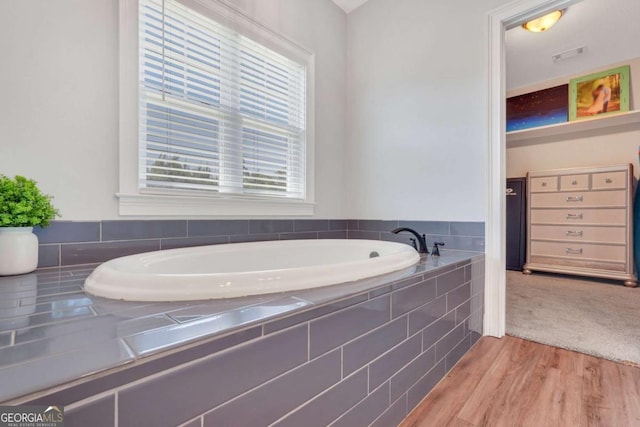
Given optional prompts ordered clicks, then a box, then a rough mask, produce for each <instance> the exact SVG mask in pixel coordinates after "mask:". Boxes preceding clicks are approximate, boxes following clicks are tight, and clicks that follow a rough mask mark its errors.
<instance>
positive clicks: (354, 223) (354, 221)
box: [347, 219, 358, 230]
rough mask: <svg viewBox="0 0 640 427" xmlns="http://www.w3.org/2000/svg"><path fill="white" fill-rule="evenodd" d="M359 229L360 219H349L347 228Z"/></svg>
mask: <svg viewBox="0 0 640 427" xmlns="http://www.w3.org/2000/svg"><path fill="white" fill-rule="evenodd" d="M357 229H358V220H357V219H349V220H347V230H357Z"/></svg>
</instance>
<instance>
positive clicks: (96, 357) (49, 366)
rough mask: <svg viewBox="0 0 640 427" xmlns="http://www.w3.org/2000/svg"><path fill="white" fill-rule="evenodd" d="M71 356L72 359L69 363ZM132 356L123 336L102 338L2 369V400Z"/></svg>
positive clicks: (121, 361) (105, 367)
mask: <svg viewBox="0 0 640 427" xmlns="http://www.w3.org/2000/svg"><path fill="white" fill-rule="evenodd" d="M70 360H72V361H73V363H69V361H70ZM132 360H133V356H132V354H131V353H130V352H129V351H128V350H127V348H126V346H125V345H124V344H123V343H122V342H121V341H120V340H115V339H113V340H109V341H103V342H101V343H100V345H91V346H87V347H83V348H80V349H77V350H72V351H68V352H65V353H58V354H54V355H49V356H48V357H45V358H39V359H34V360H31V361H28V362H24V363H20V364H18V365H14V366H12V367H11V369H0V401H5V400H8V399H10V398H13V397H16V396H21V395H24V394H27V393H31V392H34V391H37V390H42V389H46V388H48V387H53V386H57V385H60V384H63V383H65V382H67V381H72V380H75V379H77V378H79V377H81V376H83V375H86V374H87V372H97V371H100V370H103V369H108V368H112V367H116V366H119V365H122V364H124V363H126V362H130V361H132Z"/></svg>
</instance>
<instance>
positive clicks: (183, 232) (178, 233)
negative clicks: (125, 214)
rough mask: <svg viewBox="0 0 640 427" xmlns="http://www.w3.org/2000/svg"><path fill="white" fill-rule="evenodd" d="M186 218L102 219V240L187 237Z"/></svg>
mask: <svg viewBox="0 0 640 427" xmlns="http://www.w3.org/2000/svg"><path fill="white" fill-rule="evenodd" d="M186 236H187V221H186V220H118V221H102V241H103V242H107V241H111V240H136V239H160V238H165V237H186Z"/></svg>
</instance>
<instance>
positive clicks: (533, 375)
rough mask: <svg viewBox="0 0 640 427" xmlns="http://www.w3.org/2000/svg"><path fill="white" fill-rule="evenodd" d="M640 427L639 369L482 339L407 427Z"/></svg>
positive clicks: (524, 343) (551, 349)
mask: <svg viewBox="0 0 640 427" xmlns="http://www.w3.org/2000/svg"><path fill="white" fill-rule="evenodd" d="M441 426H455V427H472V426H492V427H493V426H508V427H515V426H527V427H528V426H531V427H546V426H549V427H563V426H567V427H582V426H602V427H605V426H607V427H608V426H611V427H627V426H628V427H632V426H640V368H638V367H634V366H629V365H624V364H620V363H615V362H612V361H609V360H605V359H599V358H596V357H592V356H588V355H586V354H582V353H576V352H573V351H569V350H564V349H561V348H556V347H550V346H547V345H543V344H538V343H535V342H532V341H526V340H523V339H520V338H515V337H510V336H506V337H504V338H501V339H497V338H492V337H483V338H481V339H480V341H479V342H478V343H477V344H476V345H475V346H474V347H473V348H472V349H471V351H469V353H467V354H466V355H465V356H464V357H463V358H462V359H461V360H460V362H458V364H457V365H456V366H455V367H454V368H453V370H452V371H451V372H450V373H449V374H448V375H447V376H446V377H445V378H444V379H443V380H442V381H441V382H440V383H439V384H438V385H437V386H436V387H435V388H434V389H433V390H432V391H431V393H429V395H428V396H427V397H426V398H425V399H424V400H423V401H422V402H421V403H420V405H418V407H416V408H415V409H414V410H413V411H412V412H411V413H410V414H409V416H408V417H407V418H406V419H405V420H404V421H403V422H402V424H400V427H441Z"/></svg>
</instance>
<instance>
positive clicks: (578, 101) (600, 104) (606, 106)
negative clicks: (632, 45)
mask: <svg viewBox="0 0 640 427" xmlns="http://www.w3.org/2000/svg"><path fill="white" fill-rule="evenodd" d="M622 111H629V66H628V65H624V66H622V67H617V68H613V69H611V70H607V71H602V72H600V73H594V74H589V75H587V76H583V77H578V78H577V79H572V80H571V81H570V82H569V121H574V120H580V119H585V118H588V117H594V116H601V115H607V114H616V113H620V112H622Z"/></svg>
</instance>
